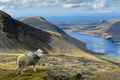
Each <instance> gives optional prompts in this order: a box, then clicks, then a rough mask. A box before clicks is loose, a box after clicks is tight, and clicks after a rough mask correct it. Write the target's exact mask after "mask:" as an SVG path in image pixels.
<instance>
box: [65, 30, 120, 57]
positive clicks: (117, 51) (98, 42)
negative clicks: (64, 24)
mask: <svg viewBox="0 0 120 80" xmlns="http://www.w3.org/2000/svg"><path fill="white" fill-rule="evenodd" d="M67 33H68V34H69V35H70V36H72V37H74V38H76V39H79V40H81V41H83V42H84V43H86V47H87V49H88V50H90V51H92V52H98V53H99V54H100V53H104V54H105V55H110V56H120V44H118V43H113V42H112V41H109V40H106V39H103V38H100V37H94V36H89V35H84V34H80V33H79V32H67Z"/></svg>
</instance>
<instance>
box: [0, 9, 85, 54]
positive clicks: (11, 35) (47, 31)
mask: <svg viewBox="0 0 120 80" xmlns="http://www.w3.org/2000/svg"><path fill="white" fill-rule="evenodd" d="M0 19H1V20H0V23H1V28H0V29H1V30H0V35H1V41H0V49H2V50H4V49H5V50H9V49H24V50H36V49H38V48H43V49H44V50H53V51H55V50H58V49H61V51H63V52H66V51H69V50H71V49H74V48H77V47H76V46H77V45H78V44H77V45H76V44H75V43H74V41H73V38H71V37H70V36H67V35H66V34H65V33H64V32H63V31H62V30H61V29H59V28H58V27H57V26H55V25H53V24H51V23H49V22H48V21H47V20H45V19H44V18H42V17H29V18H24V19H22V21H18V20H15V19H13V18H12V17H11V16H10V15H8V14H6V13H4V12H2V11H1V12H0ZM65 35H66V37H65ZM78 42H79V45H80V46H79V48H80V47H81V48H82V47H84V46H85V45H84V43H82V42H80V41H78ZM61 43H63V44H61ZM34 44H36V45H34ZM63 47H64V48H63ZM56 48H57V49H56ZM66 48H67V49H66ZM63 49H64V50H63Z"/></svg>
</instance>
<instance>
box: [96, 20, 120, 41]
mask: <svg viewBox="0 0 120 80" xmlns="http://www.w3.org/2000/svg"><path fill="white" fill-rule="evenodd" d="M98 27H100V30H101V32H102V36H103V37H105V38H107V37H108V36H111V37H110V38H111V39H112V40H113V41H115V42H116V41H120V36H119V35H120V20H119V19H114V20H109V21H105V22H104V23H102V24H100V25H99V26H98Z"/></svg>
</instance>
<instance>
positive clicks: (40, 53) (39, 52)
mask: <svg viewBox="0 0 120 80" xmlns="http://www.w3.org/2000/svg"><path fill="white" fill-rule="evenodd" d="M35 54H36V55H37V56H39V57H42V56H44V55H45V54H44V51H43V50H41V49H38V50H37V51H36V52H35Z"/></svg>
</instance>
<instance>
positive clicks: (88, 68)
mask: <svg viewBox="0 0 120 80" xmlns="http://www.w3.org/2000/svg"><path fill="white" fill-rule="evenodd" d="M73 52H74V51H73ZM79 52H80V53H79ZM78 53H79V54H78ZM84 53H85V52H83V51H82V50H76V52H75V53H74V55H73V54H72V53H71V54H59V53H57V54H56V53H53V54H49V55H47V56H46V57H44V58H42V59H41V63H40V64H38V65H37V72H34V71H33V70H32V69H31V67H28V68H26V70H25V71H24V73H23V74H21V75H16V71H15V68H16V59H17V57H18V56H19V55H21V54H2V55H0V80H55V78H56V77H57V78H58V80H61V78H62V80H66V79H68V80H76V75H77V74H81V75H82V77H83V78H85V79H87V80H120V77H119V76H120V74H119V72H120V69H119V67H118V66H116V65H113V64H112V63H109V62H107V61H103V60H101V59H98V58H96V57H93V56H92V55H90V54H87V53H86V54H84ZM63 77H64V78H66V79H63ZM48 78H49V79H48ZM83 80H84V79H83Z"/></svg>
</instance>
